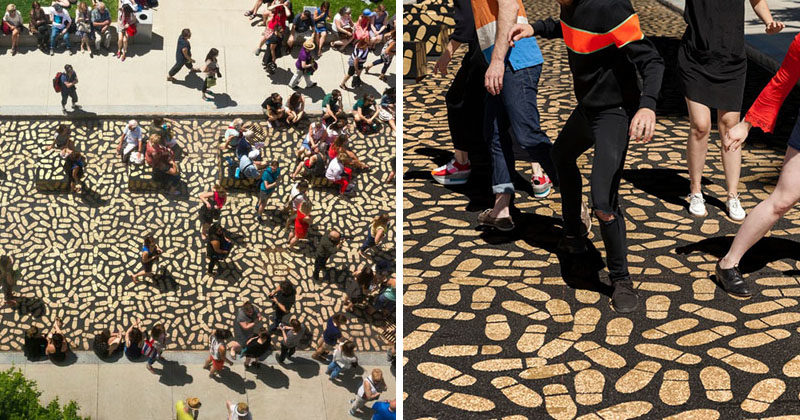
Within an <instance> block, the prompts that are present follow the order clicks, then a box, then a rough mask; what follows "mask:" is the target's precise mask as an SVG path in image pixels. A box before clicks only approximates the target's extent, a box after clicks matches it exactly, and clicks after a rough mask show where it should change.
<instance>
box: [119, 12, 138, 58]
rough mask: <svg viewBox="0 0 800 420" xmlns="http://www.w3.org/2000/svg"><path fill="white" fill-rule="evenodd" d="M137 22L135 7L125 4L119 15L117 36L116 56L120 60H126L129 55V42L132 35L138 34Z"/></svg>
mask: <svg viewBox="0 0 800 420" xmlns="http://www.w3.org/2000/svg"><path fill="white" fill-rule="evenodd" d="M137 24H138V21H137V20H136V13H134V12H133V8H132V7H131V6H130V5H128V4H126V5H124V6H123V7H122V11H121V13H120V15H119V22H118V25H119V29H118V32H119V35H118V37H117V54H116V56H117V58H119V59H120V61H125V58H126V57H127V56H128V43H129V42H130V39H131V37H133V36H134V35H136V28H137Z"/></svg>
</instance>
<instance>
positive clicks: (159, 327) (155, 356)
mask: <svg viewBox="0 0 800 420" xmlns="http://www.w3.org/2000/svg"><path fill="white" fill-rule="evenodd" d="M166 349H167V330H166V329H165V328H164V324H156V325H154V326H153V328H152V329H151V330H150V339H149V340H145V342H144V346H143V350H142V351H143V353H144V354H145V356H147V364H146V365H145V366H146V367H147V370H149V371H150V373H153V374H154V373H156V371H155V370H154V369H153V363H155V362H156V360H161V359H163V357H162V355H163V354H164V351H165V350H166Z"/></svg>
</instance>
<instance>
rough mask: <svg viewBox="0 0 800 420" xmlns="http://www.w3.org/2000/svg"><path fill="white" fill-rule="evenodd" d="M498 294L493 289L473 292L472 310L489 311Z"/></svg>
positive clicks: (481, 289)
mask: <svg viewBox="0 0 800 420" xmlns="http://www.w3.org/2000/svg"><path fill="white" fill-rule="evenodd" d="M496 293H497V292H496V291H495V290H494V288H493V287H480V288H478V289H475V291H474V292H472V306H471V307H472V310H473V311H481V310H484V309H489V307H490V306H491V305H492V301H493V300H494V296H495V294H496Z"/></svg>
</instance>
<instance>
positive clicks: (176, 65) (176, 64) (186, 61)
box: [169, 57, 192, 77]
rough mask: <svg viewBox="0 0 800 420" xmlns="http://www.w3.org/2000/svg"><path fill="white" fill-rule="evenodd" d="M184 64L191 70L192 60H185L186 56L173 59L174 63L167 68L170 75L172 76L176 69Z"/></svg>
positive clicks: (176, 71)
mask: <svg viewBox="0 0 800 420" xmlns="http://www.w3.org/2000/svg"><path fill="white" fill-rule="evenodd" d="M184 66H185V67H186V68H187V69H189V70H192V62H191V61H188V60H186V58H183V57H181V59H180V60H177V61H175V65H174V66H172V68H171V69H169V75H170V77H174V76H175V75H176V74H178V71H180V69H181V67H184Z"/></svg>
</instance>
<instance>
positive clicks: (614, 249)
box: [552, 105, 632, 282]
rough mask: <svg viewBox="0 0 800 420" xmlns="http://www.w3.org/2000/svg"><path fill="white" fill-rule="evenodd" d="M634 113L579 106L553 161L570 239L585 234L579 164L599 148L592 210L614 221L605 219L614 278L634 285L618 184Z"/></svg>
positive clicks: (560, 138) (603, 231)
mask: <svg viewBox="0 0 800 420" xmlns="http://www.w3.org/2000/svg"><path fill="white" fill-rule="evenodd" d="M631 115H632V113H631V112H630V111H626V110H625V109H624V108H622V107H613V108H605V109H587V108H585V107H583V106H582V105H578V107H577V108H575V110H574V111H572V115H570V117H569V119H568V120H567V122H566V123H565V124H564V128H563V129H562V130H561V133H560V134H559V135H558V140H556V143H555V146H553V152H552V156H553V161H554V163H555V165H556V170H557V171H558V176H559V178H560V181H561V201H562V211H563V213H564V214H563V217H564V229H565V231H566V233H567V234H568V235H583V234H585V233H586V232H585V231H584V230H585V228H584V227H583V223H581V200H582V197H581V189H582V182H583V179H582V178H581V174H580V172H579V171H578V165H577V159H578V157H579V156H580V155H582V154H583V153H584V152H586V151H587V150H589V148H590V147H592V145H594V160H593V161H592V172H591V175H590V179H589V184H590V187H591V197H592V208H593V209H594V210H599V211H601V212H603V213H606V214H611V215H613V216H614V220H612V221H609V222H606V221H603V220H600V221H599V223H600V233H601V235H602V237H603V242H604V243H605V248H606V260H607V265H608V271H609V278H610V279H611V281H612V282H617V281H629V274H628V260H627V245H626V237H625V220H624V217H623V215H622V211H621V210H620V206H619V182H620V178H621V176H622V167H623V166H624V165H625V155H626V153H627V152H628V125H629V122H630V119H631Z"/></svg>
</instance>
